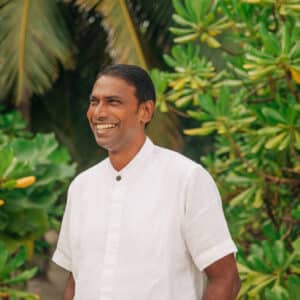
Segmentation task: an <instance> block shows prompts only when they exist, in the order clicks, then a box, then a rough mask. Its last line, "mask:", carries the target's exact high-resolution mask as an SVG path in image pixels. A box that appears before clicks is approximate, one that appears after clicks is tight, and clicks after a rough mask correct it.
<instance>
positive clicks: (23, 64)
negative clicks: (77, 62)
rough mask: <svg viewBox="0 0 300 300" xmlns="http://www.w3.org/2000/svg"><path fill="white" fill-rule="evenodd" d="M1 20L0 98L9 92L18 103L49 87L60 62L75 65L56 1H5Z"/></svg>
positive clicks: (69, 37)
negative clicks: (0, 62)
mask: <svg viewBox="0 0 300 300" xmlns="http://www.w3.org/2000/svg"><path fill="white" fill-rule="evenodd" d="M2 2H3V1H2ZM0 20H1V30H0V61H2V64H0V73H1V76H0V86H1V89H0V98H2V99H3V98H4V99H5V97H6V96H8V94H9V93H10V94H13V98H14V101H15V103H16V104H20V103H21V102H23V101H26V100H28V99H27V97H28V95H31V94H33V93H35V94H43V93H44V92H45V91H47V90H48V89H49V88H50V87H51V86H52V84H53V82H54V80H55V79H56V78H57V77H58V72H59V64H62V65H63V66H64V67H65V68H72V67H73V66H74V59H73V56H74V46H73V45H72V42H71V35H70V32H69V31H68V29H67V26H66V24H65V20H64V19H63V15H62V14H61V10H60V9H59V6H58V3H57V2H56V1H32V0H15V1H5V2H3V3H2V5H1V10H0Z"/></svg>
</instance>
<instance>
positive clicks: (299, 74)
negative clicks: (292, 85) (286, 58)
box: [290, 68, 300, 84]
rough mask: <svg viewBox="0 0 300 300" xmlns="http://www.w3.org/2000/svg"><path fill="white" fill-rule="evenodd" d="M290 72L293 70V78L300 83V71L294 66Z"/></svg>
mask: <svg viewBox="0 0 300 300" xmlns="http://www.w3.org/2000/svg"><path fill="white" fill-rule="evenodd" d="M290 72H291V75H292V78H293V79H294V81H295V82H296V83H298V84H300V72H298V71H297V70H295V69H294V68H290Z"/></svg>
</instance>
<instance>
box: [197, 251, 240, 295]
mask: <svg viewBox="0 0 300 300" xmlns="http://www.w3.org/2000/svg"><path fill="white" fill-rule="evenodd" d="M204 271H205V273H206V275H207V278H208V285H207V288H206V291H205V293H204V297H203V300H216V299H218V300H235V299H236V297H237V295H238V292H239V290H240V287H241V282H240V278H239V274H238V270H237V266H236V262H235V258H234V255H233V254H230V255H227V256H225V257H223V258H221V259H219V260H218V261H216V262H214V263H213V264H211V265H210V266H208V267H207V268H205V270H204Z"/></svg>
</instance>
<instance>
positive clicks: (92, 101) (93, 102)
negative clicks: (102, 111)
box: [90, 99, 98, 105]
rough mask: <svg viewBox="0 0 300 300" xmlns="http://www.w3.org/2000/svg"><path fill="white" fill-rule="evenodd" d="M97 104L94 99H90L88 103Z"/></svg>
mask: <svg viewBox="0 0 300 300" xmlns="http://www.w3.org/2000/svg"><path fill="white" fill-rule="evenodd" d="M97 104H98V101H97V100H95V99H91V100H90V105H97Z"/></svg>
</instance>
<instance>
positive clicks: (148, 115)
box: [140, 100, 155, 124]
mask: <svg viewBox="0 0 300 300" xmlns="http://www.w3.org/2000/svg"><path fill="white" fill-rule="evenodd" d="M154 109H155V103H154V101H153V100H147V101H145V102H143V103H141V104H140V120H141V122H142V123H143V124H147V123H149V122H150V121H151V119H152V116H153V113H154Z"/></svg>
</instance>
